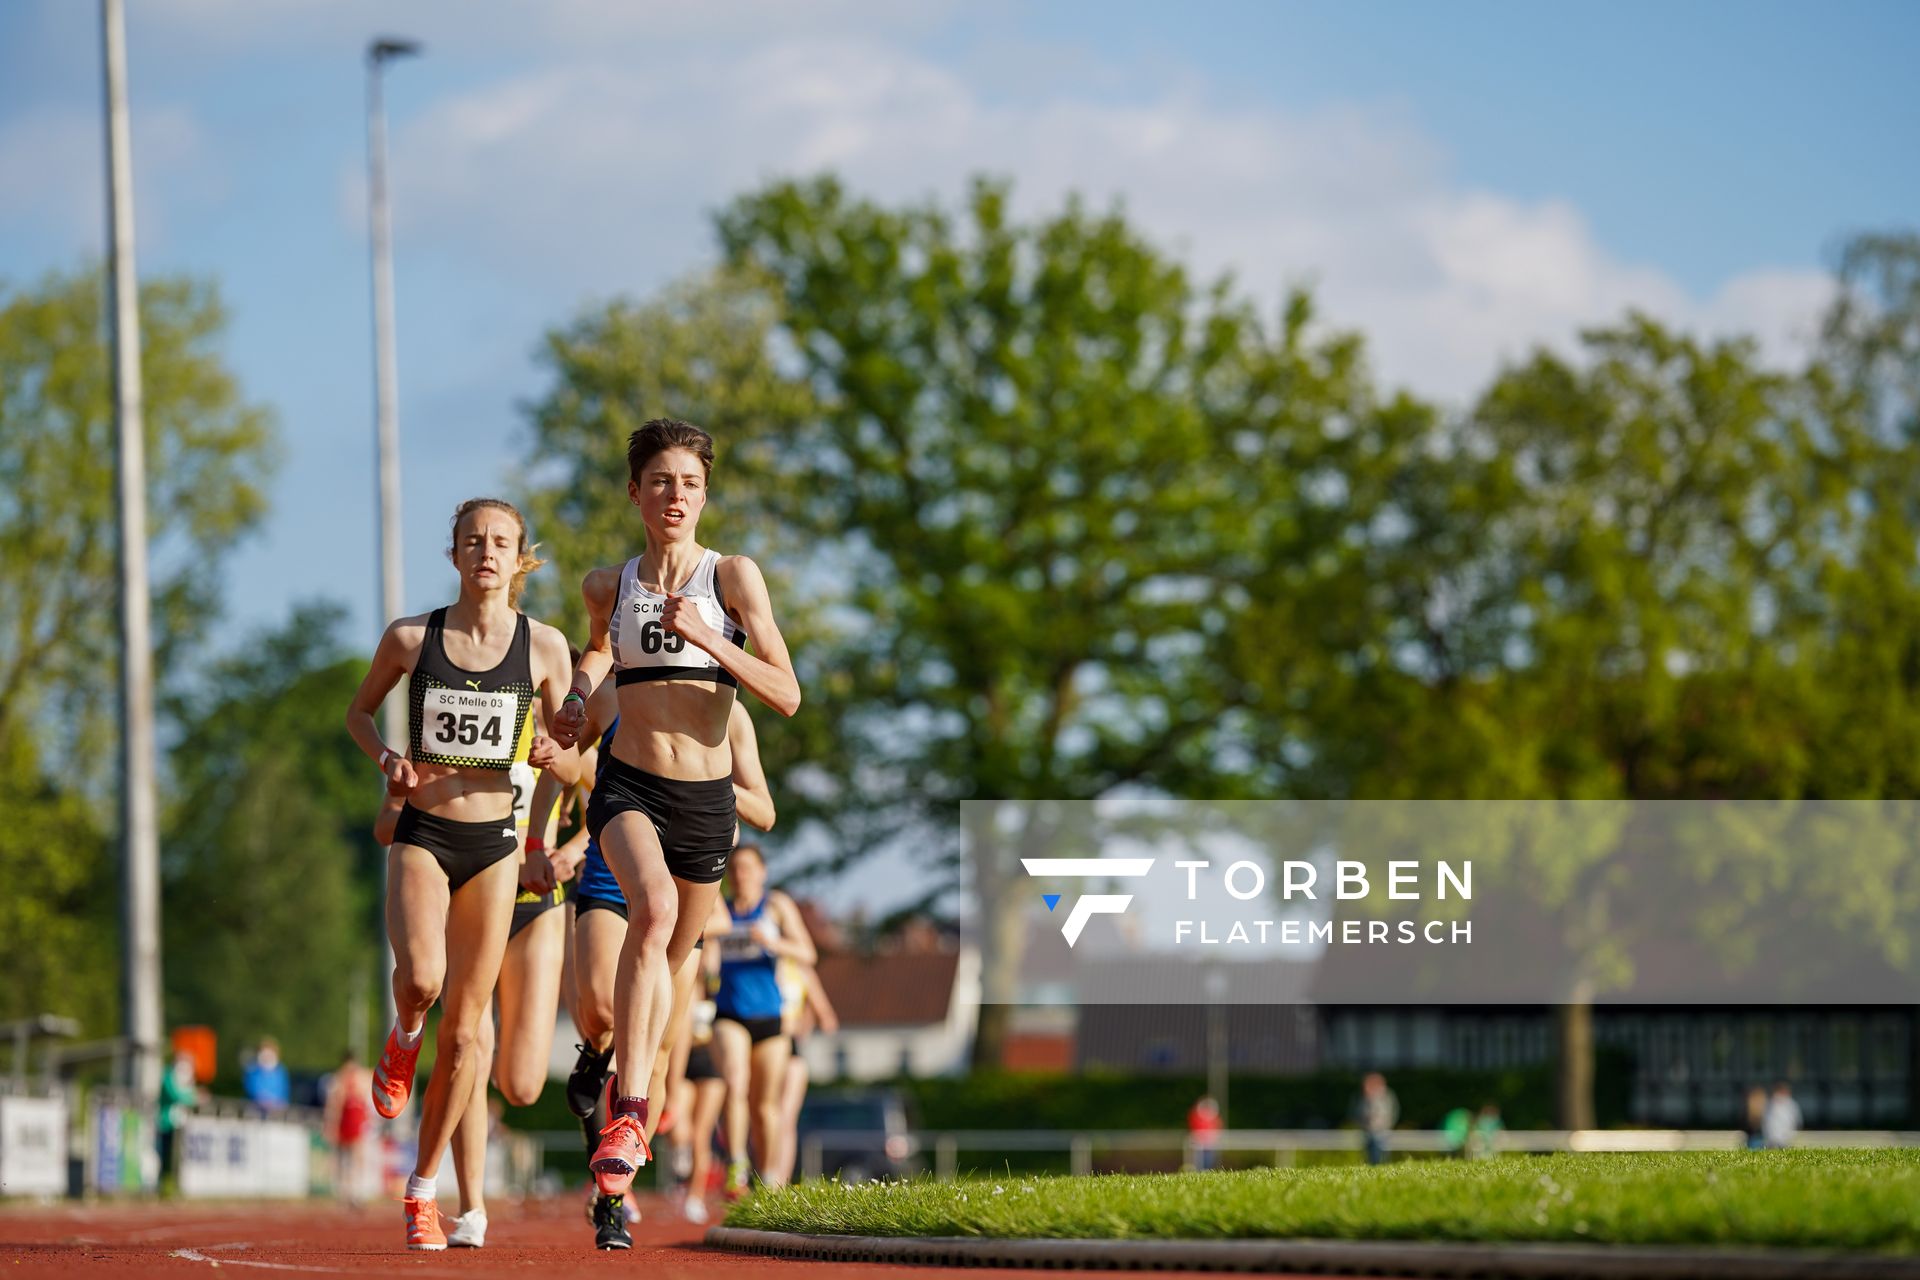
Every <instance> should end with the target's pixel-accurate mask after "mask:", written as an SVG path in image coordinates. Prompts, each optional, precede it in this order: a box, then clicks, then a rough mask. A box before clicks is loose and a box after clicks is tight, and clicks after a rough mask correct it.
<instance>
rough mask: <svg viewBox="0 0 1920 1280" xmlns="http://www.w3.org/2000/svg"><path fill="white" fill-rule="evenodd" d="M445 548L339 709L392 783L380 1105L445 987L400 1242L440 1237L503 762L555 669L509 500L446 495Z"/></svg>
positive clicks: (496, 957)
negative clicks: (382, 710)
mask: <svg viewBox="0 0 1920 1280" xmlns="http://www.w3.org/2000/svg"><path fill="white" fill-rule="evenodd" d="M450 552H451V556H452V559H453V562H454V564H455V566H456V567H457V568H458V569H459V570H460V598H459V599H458V600H457V601H455V602H454V603H453V604H452V605H449V606H447V607H445V608H441V609H435V610H434V611H433V612H432V613H430V614H425V615H416V616H414V617H410V618H398V619H395V620H394V622H393V623H392V624H391V625H389V626H388V627H387V631H386V634H385V635H383V636H381V637H380V647H379V648H378V649H377V650H375V652H374V655H373V665H372V667H371V668H370V669H369V670H368V672H367V677H366V679H365V680H364V681H362V682H361V685H360V689H359V692H357V693H355V694H354V696H353V702H352V703H351V704H350V705H349V707H348V708H347V729H348V731H349V732H350V733H352V735H353V740H354V741H355V742H356V743H358V744H359V746H360V749H361V750H362V751H364V752H366V753H367V755H369V756H370V757H372V758H373V759H374V760H376V761H377V762H378V763H379V765H380V771H381V772H382V773H384V774H386V775H387V782H388V787H389V789H390V790H393V791H398V792H403V793H405V794H406V795H407V803H406V807H405V808H404V809H402V810H401V811H400V818H399V821H398V823H397V824H396V828H395V831H394V837H393V845H392V847H391V848H390V849H389V850H388V852H387V937H388V939H389V940H390V941H391V942H392V943H393V959H394V966H393V1001H394V1007H395V1009H396V1010H397V1012H398V1015H399V1016H398V1020H397V1022H396V1025H395V1026H394V1027H393V1029H392V1030H391V1031H390V1032H389V1033H388V1035H387V1044H386V1049H385V1051H384V1052H382V1053H381V1055H380V1065H379V1068H378V1069H377V1070H376V1071H375V1072H374V1077H373V1102H374V1106H375V1108H376V1109H377V1110H378V1111H379V1112H380V1114H381V1115H383V1116H387V1117H389V1118H391V1117H393V1116H396V1115H399V1114H400V1110H401V1108H403V1107H404V1106H406V1103H407V1095H408V1094H409V1093H410V1092H411V1091H412V1088H413V1073H414V1067H415V1065H416V1064H417V1062H418V1060H419V1056H420V1042H421V1037H422V1035H423V1034H424V1033H425V1031H426V1021H427V1011H428V1010H429V1009H431V1008H432V1007H433V1003H434V1001H435V1000H439V999H441V998H442V996H443V995H444V997H445V999H444V1002H443V1004H442V1007H441V1012H440V1032H439V1036H438V1038H437V1039H436V1040H435V1042H434V1043H435V1053H436V1055H437V1056H436V1059H435V1062H434V1070H433V1078H432V1080H431V1081H430V1082H429V1084H428V1085H427V1096H426V1100H425V1104H424V1105H423V1106H422V1107H421V1113H420V1132H419V1150H420V1156H419V1161H418V1162H417V1163H416V1164H415V1165H414V1170H413V1176H412V1177H411V1178H409V1179H408V1180H407V1194H406V1201H405V1203H406V1217H407V1247H408V1248H409V1249H444V1248H446V1247H447V1238H446V1232H445V1230H444V1228H443V1227H442V1225H441V1222H440V1213H439V1207H438V1204H437V1202H436V1198H435V1187H434V1175H435V1174H436V1173H437V1172H438V1171H439V1166H440V1153H441V1152H442V1151H444V1150H445V1149H446V1146H447V1140H448V1138H449V1137H451V1136H452V1134H453V1129H454V1125H455V1123H456V1122H457V1121H458V1120H459V1118H460V1114H461V1112H462V1111H463V1110H465V1109H466V1106H467V1102H468V1099H469V1098H470V1097H471V1096H472V1093H473V1087H474V1072H475V1071H476V1069H478V1068H479V1061H478V1058H479V1054H478V1041H479V1036H480V1020H481V1019H482V1018H483V1017H486V1016H488V1014H489V1007H490V1004H491V1001H492V998H493V984H494V982H495V980H496V979H497V978H498V977H499V974H500V958H501V956H502V954H503V953H504V952H505V951H506V946H507V931H508V929H509V927H510V926H511V925H512V923H513V898H514V892H515V890H516V888H517V887H518V882H519V875H518V873H519V862H518V860H517V858H516V857H515V854H517V853H518V852H519V848H520V842H519V840H518V839H517V837H516V835H515V831H514V824H513V788H512V784H511V783H510V782H509V781H508V770H509V768H510V767H511V766H512V764H513V759H514V756H515V754H516V751H515V748H516V745H517V743H518V742H519V739H520V731H521V727H522V725H523V724H524V723H525V721H526V717H527V715H528V713H529V711H530V710H531V708H532V705H533V699H534V697H535V695H536V694H538V695H539V697H540V699H541V703H542V706H543V708H544V710H545V713H546V719H547V723H549V724H551V723H553V720H554V717H555V716H556V715H558V714H559V710H560V691H561V686H562V682H564V681H565V680H566V679H567V676H568V664H567V642H566V639H565V638H564V637H563V636H561V634H560V633H559V632H558V631H556V630H555V629H554V628H552V627H549V626H547V625H546V624H544V623H540V622H534V621H533V620H532V619H530V618H528V617H527V616H526V615H525V614H522V613H520V612H519V611H518V610H517V609H516V608H515V607H514V602H515V601H516V600H517V599H518V597H519V588H520V584H521V582H522V581H523V580H524V579H525V577H526V575H527V574H528V573H530V572H531V571H532V570H533V569H534V568H535V567H537V566H538V565H539V563H540V561H539V560H538V559H536V558H535V557H534V555H533V552H532V549H531V548H530V547H529V546H528V545H527V531H526V522H525V521H524V520H522V519H521V517H520V513H519V512H518V511H516V510H514V509H513V507H512V506H510V505H509V504H507V503H505V502H501V501H499V500H497V499H492V498H476V499H473V500H472V501H469V502H466V503H462V504H461V506H460V509H459V510H458V511H457V512H455V513H454V517H453V546H452V547H451V548H450ZM403 676H411V677H412V679H411V680H410V681H409V687H408V692H407V703H408V712H409V716H408V718H409V730H408V736H409V739H410V742H409V743H408V744H407V747H408V749H407V750H402V749H399V748H396V747H394V746H393V745H392V744H390V743H387V742H383V741H382V740H381V738H380V730H379V728H378V726H377V725H375V723H374V718H373V717H374V713H375V712H376V711H377V710H379V707H380V704H381V702H382V701H384V700H385V698H386V696H387V693H388V691H389V690H391V689H392V688H393V687H394V685H396V684H398V683H399V682H400V679H401V677H403ZM409 756H411V758H409Z"/></svg>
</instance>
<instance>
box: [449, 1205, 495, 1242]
mask: <svg viewBox="0 0 1920 1280" xmlns="http://www.w3.org/2000/svg"><path fill="white" fill-rule="evenodd" d="M486 1242H487V1211H486V1210H485V1209H475V1210H473V1211H472V1212H470V1213H463V1214H461V1215H460V1216H459V1217H458V1218H455V1219H454V1220H453V1230H451V1231H449V1232H447V1245H448V1247H450V1248H454V1249H478V1248H480V1247H481V1246H482V1245H484V1244H486Z"/></svg>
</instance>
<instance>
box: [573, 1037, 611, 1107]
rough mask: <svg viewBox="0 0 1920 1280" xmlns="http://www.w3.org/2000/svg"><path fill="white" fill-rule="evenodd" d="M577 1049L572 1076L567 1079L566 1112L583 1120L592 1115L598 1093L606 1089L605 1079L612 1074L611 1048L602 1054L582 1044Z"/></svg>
mask: <svg viewBox="0 0 1920 1280" xmlns="http://www.w3.org/2000/svg"><path fill="white" fill-rule="evenodd" d="M579 1049H580V1056H579V1057H578V1058H577V1059H575V1060H574V1064H573V1074H572V1075H570V1076H568V1077H567V1110H569V1111H571V1112H573V1114H574V1115H576V1116H579V1117H580V1118H581V1119H582V1120H584V1119H586V1118H587V1117H588V1116H590V1115H592V1114H593V1108H594V1105H595V1104H596V1103H598V1102H599V1101H600V1091H601V1090H602V1089H605V1088H606V1087H607V1077H608V1076H609V1075H611V1074H612V1063H613V1046H612V1045H608V1046H607V1048H606V1052H604V1053H601V1052H598V1051H596V1050H594V1049H593V1048H592V1047H590V1046H588V1045H584V1044H583V1045H580V1046H579Z"/></svg>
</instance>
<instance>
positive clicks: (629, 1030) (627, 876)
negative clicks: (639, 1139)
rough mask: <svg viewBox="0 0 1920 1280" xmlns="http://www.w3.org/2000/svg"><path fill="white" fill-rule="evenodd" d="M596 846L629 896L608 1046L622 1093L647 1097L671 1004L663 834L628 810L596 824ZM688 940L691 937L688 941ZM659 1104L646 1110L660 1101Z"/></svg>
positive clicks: (674, 907) (669, 895) (672, 901)
mask: <svg viewBox="0 0 1920 1280" xmlns="http://www.w3.org/2000/svg"><path fill="white" fill-rule="evenodd" d="M600 849H601V852H602V853H603V854H605V855H606V859H607V866H608V868H609V869H611V870H612V872H613V875H614V879H616V880H618V881H619V882H620V890H621V892H622V893H624V894H625V895H626V899H627V912H628V917H627V936H626V940H625V941H624V942H623V943H622V944H621V947H620V965H619V968H618V969H617V970H616V971H615V973H614V984H613V1053H614V1058H615V1060H616V1061H618V1062H619V1064H620V1066H619V1075H618V1076H617V1077H616V1079H617V1081H618V1085H619V1090H620V1096H621V1097H622V1098H645V1097H646V1094H645V1093H644V1092H643V1090H645V1089H646V1088H647V1087H648V1077H649V1076H650V1075H651V1072H652V1069H653V1056H654V1054H655V1053H657V1052H659V1049H660V1041H661V1039H662V1038H663V1037H664V1036H665V1034H666V1030H667V1014H668V1013H669V1012H670V1011H671V1010H672V1008H673V970H672V966H671V965H670V964H669V963H668V961H667V944H668V943H669V942H670V941H672V938H673V933H674V925H675V923H676V921H677V919H678V917H679V911H680V899H679V895H678V894H677V893H675V892H674V880H673V876H672V875H671V874H670V873H669V872H668V871H667V861H666V855H665V854H664V853H663V852H662V851H661V849H660V836H659V833H658V832H656V831H655V830H654V827H653V823H652V821H651V820H649V819H648V818H647V816H646V815H645V814H642V813H638V812H633V811H628V812H626V813H621V814H618V815H616V816H615V817H614V818H612V819H611V820H610V821H608V822H607V824H606V825H605V826H604V827H603V828H601V832H600ZM689 945H691V944H689ZM657 1106H658V1104H657V1103H655V1104H654V1106H650V1107H648V1108H647V1110H649V1111H652V1110H656V1109H657Z"/></svg>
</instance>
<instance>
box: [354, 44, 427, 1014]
mask: <svg viewBox="0 0 1920 1280" xmlns="http://www.w3.org/2000/svg"><path fill="white" fill-rule="evenodd" d="M419 52H420V46H419V44H418V43H416V42H415V41H412V40H397V39H393V38H391V37H381V38H380V39H377V40H375V41H373V42H372V43H371V44H369V45H368V46H367V204H368V208H367V224H368V228H369V231H370V233H371V240H372V250H373V409H374V441H375V443H374V448H375V454H376V458H377V462H378V471H379V477H380V479H379V493H380V619H381V625H382V626H384V625H385V624H386V623H387V622H388V621H390V620H392V619H394V618H397V617H399V616H400V610H401V607H402V605H401V598H402V596H403V595H404V592H403V591H402V589H401V576H400V575H401V562H400V421H399V413H398V409H397V405H396V403H395V402H396V392H395V390H394V363H395V361H394V351H393V224H392V219H391V217H390V216H389V212H388V206H387V112H386V104H385V102H384V100H383V98H382V96H381V80H382V75H383V73H384V71H385V69H386V64H387V63H388V62H390V61H392V60H393V59H395V58H405V57H411V56H413V55H415V54H417V53H419ZM403 690H404V685H403V686H402V687H401V688H399V689H395V690H394V691H393V692H392V693H391V694H389V695H388V696H387V702H386V706H385V707H383V708H382V709H381V719H382V721H383V725H382V729H381V733H382V736H384V737H385V738H386V740H387V741H388V742H389V743H392V744H404V743H405V742H406V738H407V711H406V696H405V693H404V692H403ZM385 885H386V876H385V873H384V871H383V872H382V875H381V886H382V887H381V902H382V904H383V906H384V904H385V901H386V888H385ZM381 914H382V917H383V918H384V916H385V911H384V910H383V911H382V913H381ZM380 953H381V961H382V963H381V970H380V971H381V975H382V977H385V976H387V975H389V974H391V973H392V972H393V947H392V944H391V943H389V942H388V940H387V937H386V932H385V930H384V929H382V931H381V935H380ZM385 988H386V996H385V1008H386V1020H387V1022H388V1023H389V1024H391V1023H392V1021H393V1018H394V1005H393V988H392V983H390V982H389V983H386V984H385Z"/></svg>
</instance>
